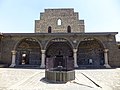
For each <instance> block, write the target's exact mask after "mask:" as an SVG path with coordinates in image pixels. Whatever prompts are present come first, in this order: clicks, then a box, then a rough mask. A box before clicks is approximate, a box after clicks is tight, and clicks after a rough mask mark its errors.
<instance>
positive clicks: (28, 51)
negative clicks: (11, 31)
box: [14, 38, 41, 66]
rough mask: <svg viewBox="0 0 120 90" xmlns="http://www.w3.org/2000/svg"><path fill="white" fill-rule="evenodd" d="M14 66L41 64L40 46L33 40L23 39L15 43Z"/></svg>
mask: <svg viewBox="0 0 120 90" xmlns="http://www.w3.org/2000/svg"><path fill="white" fill-rule="evenodd" d="M14 50H16V61H15V63H16V66H23V65H24V66H28V65H30V66H33V65H40V64H41V44H40V43H39V42H38V40H36V39H33V38H23V39H21V40H20V41H19V42H17V43H16V45H15V47H14Z"/></svg>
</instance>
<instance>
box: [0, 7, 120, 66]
mask: <svg viewBox="0 0 120 90" xmlns="http://www.w3.org/2000/svg"><path fill="white" fill-rule="evenodd" d="M116 34H118V33H117V32H99V33H98V32H97V33H95V32H94V33H87V32H85V25H84V20H79V15H78V12H74V9H71V8H68V9H45V12H43V13H40V20H35V33H1V34H0V65H6V66H7V67H31V68H32V67H40V68H44V67H45V62H46V58H48V57H56V56H58V55H61V56H62V57H63V59H64V57H72V58H73V59H74V67H76V68H102V67H106V68H110V67H119V66H120V60H119V58H120V49H119V48H118V46H117V42H116V38H115V35H116ZM62 63H65V62H64V60H63V62H62Z"/></svg>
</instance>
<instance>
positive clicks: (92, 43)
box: [77, 39, 104, 67]
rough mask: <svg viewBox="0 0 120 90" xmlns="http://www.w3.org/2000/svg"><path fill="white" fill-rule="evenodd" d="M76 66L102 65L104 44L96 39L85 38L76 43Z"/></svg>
mask: <svg viewBox="0 0 120 90" xmlns="http://www.w3.org/2000/svg"><path fill="white" fill-rule="evenodd" d="M77 64H78V66H79V67H80V66H95V67H99V66H103V65H104V45H103V44H102V43H101V42H100V41H99V40H96V39H85V40H84V41H81V42H80V43H79V45H78V52H77Z"/></svg>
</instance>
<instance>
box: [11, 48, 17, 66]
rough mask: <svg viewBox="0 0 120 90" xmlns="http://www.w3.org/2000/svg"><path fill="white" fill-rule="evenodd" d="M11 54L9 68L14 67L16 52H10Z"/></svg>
mask: <svg viewBox="0 0 120 90" xmlns="http://www.w3.org/2000/svg"><path fill="white" fill-rule="evenodd" d="M11 53H12V63H11V65H10V66H9V67H15V65H16V64H15V59H16V51H15V50H12V51H11Z"/></svg>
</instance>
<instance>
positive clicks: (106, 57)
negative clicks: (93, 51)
mask: <svg viewBox="0 0 120 90" xmlns="http://www.w3.org/2000/svg"><path fill="white" fill-rule="evenodd" d="M104 60H105V64H104V66H105V67H106V68H111V67H110V65H109V64H108V49H105V50H104Z"/></svg>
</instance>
